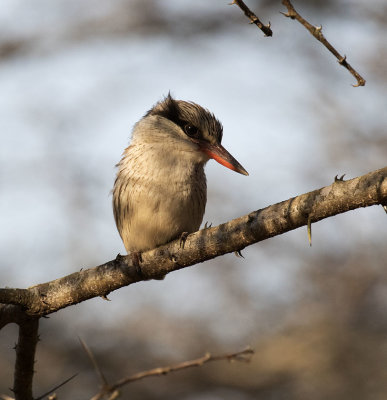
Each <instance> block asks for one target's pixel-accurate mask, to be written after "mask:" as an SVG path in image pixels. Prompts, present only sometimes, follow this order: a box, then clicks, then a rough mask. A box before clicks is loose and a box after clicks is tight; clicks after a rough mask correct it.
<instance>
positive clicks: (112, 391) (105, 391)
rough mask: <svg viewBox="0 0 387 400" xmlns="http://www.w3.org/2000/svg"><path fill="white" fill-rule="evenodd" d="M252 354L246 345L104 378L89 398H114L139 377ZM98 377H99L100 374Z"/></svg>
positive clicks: (89, 352) (142, 377)
mask: <svg viewBox="0 0 387 400" xmlns="http://www.w3.org/2000/svg"><path fill="white" fill-rule="evenodd" d="M87 354H88V356H89V358H90V359H91V361H92V363H93V365H94V367H95V363H96V361H95V358H94V356H93V355H92V353H91V351H90V350H88V351H87ZM253 354H254V350H253V349H252V348H250V347H247V348H246V349H244V350H242V351H237V352H235V353H228V354H222V355H217V356H213V355H211V354H210V353H206V354H205V355H204V356H203V357H200V358H197V359H195V360H190V361H184V362H182V363H179V364H175V365H171V366H167V367H158V368H154V369H150V370H148V371H143V372H138V373H137V374H134V375H131V376H129V377H126V378H123V379H121V380H119V381H117V382H116V383H114V384H112V385H109V384H107V383H106V380H104V381H102V388H101V390H100V391H99V392H98V393H97V394H96V395H95V396H93V397H92V398H91V400H101V399H103V398H104V397H105V396H108V395H109V397H108V399H109V400H110V399H114V398H116V397H117V396H118V394H119V393H118V389H119V388H121V387H122V386H124V385H127V384H128V383H131V382H134V381H138V380H140V379H144V378H149V377H151V376H160V375H166V374H168V373H170V372H175V371H180V370H182V369H186V368H192V367H201V366H202V365H203V364H206V363H208V362H210V361H220V360H227V361H241V362H249V361H250V360H251V357H252V355H253ZM96 370H97V371H100V368H99V367H98V368H96ZM98 374H99V372H98ZM99 375H100V374H99ZM100 379H101V375H100Z"/></svg>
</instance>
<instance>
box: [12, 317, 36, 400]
mask: <svg viewBox="0 0 387 400" xmlns="http://www.w3.org/2000/svg"><path fill="white" fill-rule="evenodd" d="M38 328H39V318H36V317H29V318H26V319H25V320H24V321H23V322H22V323H20V324H19V339H18V343H17V345H16V362H15V374H14V384H13V392H14V393H15V399H16V400H32V399H33V396H32V380H33V375H34V364H35V351H36V345H37V343H38Z"/></svg>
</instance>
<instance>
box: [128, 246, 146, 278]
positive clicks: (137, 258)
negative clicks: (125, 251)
mask: <svg viewBox="0 0 387 400" xmlns="http://www.w3.org/2000/svg"><path fill="white" fill-rule="evenodd" d="M130 257H131V259H132V263H133V267H134V268H135V270H136V273H137V275H139V276H141V277H142V276H143V273H142V270H141V266H140V264H141V263H142V254H141V252H140V251H132V252H131V253H130Z"/></svg>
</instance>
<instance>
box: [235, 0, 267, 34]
mask: <svg viewBox="0 0 387 400" xmlns="http://www.w3.org/2000/svg"><path fill="white" fill-rule="evenodd" d="M234 4H236V5H237V6H238V7H239V8H240V9H241V10H242V11H243V12H244V13H245V15H246V17H247V18H248V19H249V20H250V23H251V24H255V25H256V26H257V27H258V28H259V29H260V30H261V31H262V32H263V33H264V34H265V36H273V31H272V30H271V29H270V22H269V23H268V24H267V25H264V24H263V23H262V22H261V21H260V20H259V18H258V17H257V16H256V15H255V14H254V13H253V12H252V11H251V10H250V8H249V7H247V6H246V4H245V3H244V2H243V1H242V0H233V1H232V3H230V5H234Z"/></svg>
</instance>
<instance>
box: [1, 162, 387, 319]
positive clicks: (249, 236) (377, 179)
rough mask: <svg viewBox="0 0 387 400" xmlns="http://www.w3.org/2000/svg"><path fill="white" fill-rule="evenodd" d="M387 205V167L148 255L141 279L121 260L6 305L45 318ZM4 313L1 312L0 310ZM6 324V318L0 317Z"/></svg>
mask: <svg viewBox="0 0 387 400" xmlns="http://www.w3.org/2000/svg"><path fill="white" fill-rule="evenodd" d="M376 204H387V167H385V168H382V169H380V170H377V171H373V172H370V173H368V174H366V175H363V176H360V177H358V178H354V179H351V180H348V181H338V182H333V183H332V184H331V185H330V186H326V187H323V188H321V189H318V190H315V191H313V192H309V193H305V194H302V195H300V196H297V197H294V198H291V199H289V200H286V201H283V202H281V203H277V204H274V205H272V206H269V207H266V208H264V209H262V210H258V211H253V212H251V213H250V214H248V215H244V216H243V217H240V218H236V219H234V220H232V221H229V222H227V223H225V224H222V225H219V226H217V227H214V228H207V229H202V230H200V231H198V232H195V233H193V234H191V235H188V237H187V240H186V242H185V245H184V249H182V248H181V247H180V241H179V240H175V241H173V242H171V243H168V244H166V245H164V246H160V247H157V248H156V249H153V250H149V251H147V252H144V253H143V254H142V263H141V274H139V272H138V269H137V268H136V267H135V266H134V265H133V260H132V257H130V256H120V255H118V256H117V258H116V259H115V260H112V261H109V262H107V263H105V264H102V265H100V266H98V267H95V268H90V269H85V270H82V271H80V272H75V273H73V274H71V275H68V276H65V277H63V278H60V279H57V280H55V281H51V282H47V283H42V284H40V285H36V286H33V287H31V288H28V289H9V288H4V289H0V303H6V304H17V305H20V306H22V307H23V308H24V310H25V312H26V313H28V314H31V315H36V316H43V315H46V314H50V313H53V312H55V311H58V310H60V309H61V308H65V307H68V306H70V305H73V304H77V303H80V302H82V301H85V300H88V299H90V298H93V297H98V296H107V295H108V294H109V293H110V292H111V291H113V290H116V289H119V288H121V287H123V286H128V285H130V284H133V283H135V282H139V281H144V280H149V279H157V278H160V276H164V275H166V274H168V273H170V272H172V271H176V270H179V269H181V268H186V267H189V266H191V265H194V264H197V263H200V262H203V261H206V260H210V259H212V258H215V257H218V256H220V255H223V254H227V253H232V252H235V251H238V250H243V249H244V248H245V247H246V246H250V245H251V244H253V243H257V242H260V241H262V240H265V239H268V238H271V237H273V236H277V235H281V234H283V233H285V232H288V231H291V230H293V229H297V228H299V227H301V226H305V225H307V224H308V223H309V222H308V221H310V223H315V222H317V221H320V220H322V219H324V218H328V217H331V216H333V215H337V214H341V213H344V212H347V211H350V210H354V209H356V208H359V207H369V206H372V205H376ZM0 312H1V308H0ZM0 320H1V316H0Z"/></svg>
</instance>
